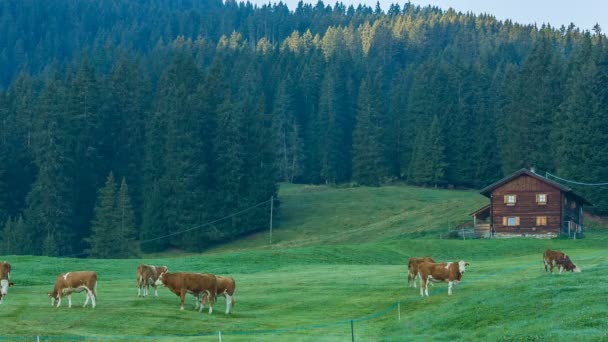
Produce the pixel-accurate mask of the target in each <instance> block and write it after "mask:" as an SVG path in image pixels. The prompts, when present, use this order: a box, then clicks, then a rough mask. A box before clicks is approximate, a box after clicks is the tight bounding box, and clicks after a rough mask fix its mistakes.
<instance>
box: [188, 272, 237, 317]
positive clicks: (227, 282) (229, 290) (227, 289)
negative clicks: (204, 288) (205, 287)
mask: <svg viewBox="0 0 608 342" xmlns="http://www.w3.org/2000/svg"><path fill="white" fill-rule="evenodd" d="M216 278H217V292H216V298H217V297H218V296H223V297H225V298H226V315H229V314H230V313H231V312H232V307H233V306H234V304H236V301H235V300H234V291H235V290H236V283H235V282H234V278H232V277H222V276H216ZM207 301H208V299H207V293H203V295H202V298H201V308H200V310H203V308H204V307H205V304H206V303H207ZM197 304H198V303H197Z"/></svg>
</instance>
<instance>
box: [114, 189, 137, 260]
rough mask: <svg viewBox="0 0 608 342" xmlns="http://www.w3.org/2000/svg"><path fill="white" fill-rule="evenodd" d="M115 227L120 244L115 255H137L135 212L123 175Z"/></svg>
mask: <svg viewBox="0 0 608 342" xmlns="http://www.w3.org/2000/svg"><path fill="white" fill-rule="evenodd" d="M116 211H117V213H116V216H117V219H118V220H117V222H116V228H117V230H118V234H117V236H118V243H119V244H120V245H121V248H120V254H119V255H117V256H116V257H121V258H129V257H136V256H139V254H140V250H139V245H138V244H137V241H136V237H137V227H136V225H135V213H134V212H133V207H132V206H131V200H130V198H129V187H128V186H127V181H126V180H125V177H123V178H122V181H121V182H120V189H119V190H118V197H117V202H116Z"/></svg>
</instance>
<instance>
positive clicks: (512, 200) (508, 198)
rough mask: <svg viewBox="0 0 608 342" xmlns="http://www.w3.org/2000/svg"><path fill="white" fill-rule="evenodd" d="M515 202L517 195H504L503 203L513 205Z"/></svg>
mask: <svg viewBox="0 0 608 342" xmlns="http://www.w3.org/2000/svg"><path fill="white" fill-rule="evenodd" d="M515 202H517V195H505V203H506V204H507V205H515Z"/></svg>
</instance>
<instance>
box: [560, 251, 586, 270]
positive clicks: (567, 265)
mask: <svg viewBox="0 0 608 342" xmlns="http://www.w3.org/2000/svg"><path fill="white" fill-rule="evenodd" d="M557 263H558V264H559V265H561V266H562V267H563V268H564V269H565V270H566V271H569V272H576V273H578V272H580V271H581V269H580V268H578V267H577V266H576V265H575V264H574V263H573V262H572V260H570V257H568V256H567V255H566V257H565V258H564V259H560V260H557Z"/></svg>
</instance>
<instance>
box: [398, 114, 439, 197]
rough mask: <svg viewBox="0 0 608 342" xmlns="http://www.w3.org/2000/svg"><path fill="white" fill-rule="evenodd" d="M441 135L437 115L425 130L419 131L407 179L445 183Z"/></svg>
mask: <svg viewBox="0 0 608 342" xmlns="http://www.w3.org/2000/svg"><path fill="white" fill-rule="evenodd" d="M444 150H445V148H444V145H443V137H442V134H441V127H440V123H439V119H438V118H437V116H435V117H433V121H432V122H431V125H430V127H429V129H428V131H426V132H424V131H423V132H420V133H419V136H418V138H417V139H416V147H415V149H414V154H413V155H412V161H411V163H410V168H409V173H408V181H409V182H411V183H413V184H418V185H431V186H437V185H443V184H444V183H445V171H446V167H447V163H446V162H445V155H444Z"/></svg>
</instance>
